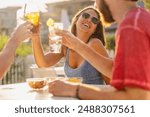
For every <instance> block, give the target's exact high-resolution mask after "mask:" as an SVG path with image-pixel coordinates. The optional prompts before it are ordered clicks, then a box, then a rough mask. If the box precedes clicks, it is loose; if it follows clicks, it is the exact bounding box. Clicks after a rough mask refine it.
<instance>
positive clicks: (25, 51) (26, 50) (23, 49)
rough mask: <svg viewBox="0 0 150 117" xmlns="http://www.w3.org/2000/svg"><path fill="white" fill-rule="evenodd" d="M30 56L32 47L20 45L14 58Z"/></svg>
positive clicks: (25, 44)
mask: <svg viewBox="0 0 150 117" xmlns="http://www.w3.org/2000/svg"><path fill="white" fill-rule="evenodd" d="M29 54H32V47H31V45H29V44H27V43H22V44H21V45H20V46H19V47H18V48H17V50H16V56H27V55H29Z"/></svg>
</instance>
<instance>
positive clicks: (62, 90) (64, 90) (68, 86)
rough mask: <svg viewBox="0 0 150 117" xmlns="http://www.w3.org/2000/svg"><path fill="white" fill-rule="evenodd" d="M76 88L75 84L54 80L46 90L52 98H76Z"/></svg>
mask: <svg viewBox="0 0 150 117" xmlns="http://www.w3.org/2000/svg"><path fill="white" fill-rule="evenodd" d="M77 86H78V84H75V83H70V82H67V81H61V80H55V81H53V82H50V83H49V84H48V89H49V93H52V94H53V95H54V96H65V97H67V96H68V97H76V90H77Z"/></svg>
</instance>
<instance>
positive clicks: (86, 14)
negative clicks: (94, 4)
mask: <svg viewBox="0 0 150 117" xmlns="http://www.w3.org/2000/svg"><path fill="white" fill-rule="evenodd" d="M89 17H91V15H90V14H88V13H82V18H84V19H88V18H89ZM91 21H92V23H93V24H98V23H99V20H98V19H97V18H96V17H92V18H91Z"/></svg>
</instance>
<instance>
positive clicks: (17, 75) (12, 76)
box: [1, 57, 25, 84]
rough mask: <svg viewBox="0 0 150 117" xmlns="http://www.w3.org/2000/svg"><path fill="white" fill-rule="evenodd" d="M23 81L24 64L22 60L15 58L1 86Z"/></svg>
mask: <svg viewBox="0 0 150 117" xmlns="http://www.w3.org/2000/svg"><path fill="white" fill-rule="evenodd" d="M24 81H25V63H24V58H22V57H17V58H16V59H15V61H14V63H13V64H12V65H11V67H10V70H9V71H8V72H7V74H6V75H5V76H4V78H3V80H2V81H1V84H12V83H19V82H24Z"/></svg>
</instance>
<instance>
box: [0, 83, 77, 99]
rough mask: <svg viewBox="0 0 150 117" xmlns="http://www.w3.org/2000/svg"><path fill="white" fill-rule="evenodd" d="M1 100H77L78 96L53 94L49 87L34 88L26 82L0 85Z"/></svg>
mask: <svg viewBox="0 0 150 117" xmlns="http://www.w3.org/2000/svg"><path fill="white" fill-rule="evenodd" d="M0 100H77V98H72V97H56V96H53V95H52V94H50V93H48V90H47V87H45V88H43V89H38V90H37V89H36V90H33V89H31V88H30V87H29V86H28V84H27V83H26V82H25V83H16V84H8V85H0Z"/></svg>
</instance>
